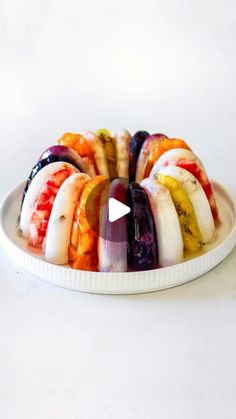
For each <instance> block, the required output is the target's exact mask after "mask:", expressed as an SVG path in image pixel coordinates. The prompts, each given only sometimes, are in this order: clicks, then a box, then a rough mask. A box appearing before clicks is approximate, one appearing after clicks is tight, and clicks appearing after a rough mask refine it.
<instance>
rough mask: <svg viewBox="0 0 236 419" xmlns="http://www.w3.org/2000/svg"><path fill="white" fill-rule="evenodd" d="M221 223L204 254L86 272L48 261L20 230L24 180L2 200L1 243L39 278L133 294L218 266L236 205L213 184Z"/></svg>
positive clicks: (235, 239)
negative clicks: (163, 264)
mask: <svg viewBox="0 0 236 419" xmlns="http://www.w3.org/2000/svg"><path fill="white" fill-rule="evenodd" d="M213 186H214V190H215V195H216V199H217V204H218V208H219V214H220V219H221V223H220V224H219V225H218V227H217V240H216V241H215V242H214V243H213V244H211V245H207V246H204V248H203V250H202V251H201V253H198V254H197V255H195V257H194V258H192V259H189V260H186V261H185V262H183V263H180V264H178V265H174V266H171V267H168V268H161V269H154V270H150V271H142V272H132V273H131V272H127V273H126V272H125V273H124V272H122V273H106V272H87V271H77V270H74V269H71V268H69V267H67V266H57V265H52V264H50V263H47V262H46V261H45V260H44V259H43V255H41V254H38V253H32V251H30V250H29V248H28V247H27V242H26V240H25V239H23V238H22V237H20V235H19V234H18V231H17V225H18V217H19V212H20V205H21V198H22V192H23V188H24V183H23V184H21V185H20V186H18V187H17V188H16V189H15V190H13V191H12V192H11V193H10V194H9V195H8V196H7V197H6V198H5V199H4V201H3V203H2V205H1V210H0V243H1V245H2V247H3V249H4V250H5V252H6V253H7V254H8V255H9V256H10V257H11V258H12V259H13V260H14V261H15V263H16V264H17V265H19V266H20V267H22V268H23V269H25V270H26V271H28V272H30V273H31V274H33V275H35V276H36V277H38V278H40V279H43V280H45V281H47V282H50V283H52V284H54V285H58V286H61V287H65V288H70V289H73V290H77V291H84V292H92V293H101V294H132V293H142V292H151V291H158V290H162V289H165V288H170V287H174V286H176V285H180V284H183V283H185V282H188V281H191V280H192V279H195V278H197V277H199V276H201V275H203V274H204V273H206V272H208V271H209V270H211V269H212V268H214V267H215V266H216V265H218V264H219V263H220V262H221V261H222V260H223V259H224V258H225V257H226V256H227V255H228V254H229V253H230V252H231V251H232V249H233V247H234V246H235V243H236V221H235V220H236V208H235V204H234V202H233V201H232V200H231V198H230V196H229V195H228V193H227V192H226V191H225V190H224V188H222V186H220V185H219V184H217V183H215V182H214V183H213Z"/></svg>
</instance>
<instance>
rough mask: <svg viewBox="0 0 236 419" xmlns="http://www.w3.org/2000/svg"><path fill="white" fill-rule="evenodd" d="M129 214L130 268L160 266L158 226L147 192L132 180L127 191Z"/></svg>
mask: <svg viewBox="0 0 236 419" xmlns="http://www.w3.org/2000/svg"><path fill="white" fill-rule="evenodd" d="M127 205H128V206H129V207H130V208H131V212H130V213H129V214H128V268H129V270H137V271H139V270H147V269H154V268H157V267H158V248H157V236H156V227H155V222H154V219H153V215H152V210H151V206H150V203H149V200H148V196H147V193H146V192H145V190H144V189H143V188H142V187H141V186H140V185H139V184H138V183H137V182H132V183H131V184H130V185H129V187H128V191H127Z"/></svg>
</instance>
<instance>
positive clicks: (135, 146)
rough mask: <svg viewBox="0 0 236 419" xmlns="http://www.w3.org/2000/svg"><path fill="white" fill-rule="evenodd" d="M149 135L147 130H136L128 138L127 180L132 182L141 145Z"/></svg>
mask: <svg viewBox="0 0 236 419" xmlns="http://www.w3.org/2000/svg"><path fill="white" fill-rule="evenodd" d="M148 136H149V134H148V132H147V131H137V132H136V133H135V134H134V135H133V137H132V138H131V140H130V146H129V181H130V182H133V181H134V180H135V175H136V166H137V160H138V156H139V152H140V150H141V147H142V145H143V143H144V141H145V140H146V138H147V137H148Z"/></svg>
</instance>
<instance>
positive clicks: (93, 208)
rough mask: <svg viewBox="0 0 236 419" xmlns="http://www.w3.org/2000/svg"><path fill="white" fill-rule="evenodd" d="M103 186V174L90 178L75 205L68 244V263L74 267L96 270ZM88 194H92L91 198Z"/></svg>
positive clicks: (104, 184)
mask: <svg viewBox="0 0 236 419" xmlns="http://www.w3.org/2000/svg"><path fill="white" fill-rule="evenodd" d="M105 186H106V182H105V177H104V176H96V177H95V178H93V179H91V180H90V181H89V182H88V183H87V184H86V185H85V188H84V190H83V192H82V194H81V196H80V200H79V202H78V204H77V206H76V209H75V214H74V221H73V225H72V232H71V239H70V246H69V263H70V264H71V266H72V267H73V268H75V269H82V270H87V271H97V270H98V252H97V246H98V234H97V231H98V230H99V209H100V199H101V194H102V192H103V190H104V188H105ZM90 194H92V199H91V195H90ZM88 200H89V201H88ZM88 202H89V205H88ZM88 216H89V221H88Z"/></svg>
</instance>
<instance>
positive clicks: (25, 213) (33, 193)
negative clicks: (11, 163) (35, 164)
mask: <svg viewBox="0 0 236 419" xmlns="http://www.w3.org/2000/svg"><path fill="white" fill-rule="evenodd" d="M64 169H66V170H71V171H72V170H73V171H75V172H77V169H76V168H75V167H74V166H73V165H72V164H70V163H65V162H55V163H50V164H48V165H46V166H45V167H43V168H42V169H41V170H40V171H39V172H37V174H36V175H35V176H34V178H33V180H32V181H31V183H30V185H29V188H28V190H27V193H26V195H25V199H24V201H23V204H22V208H21V214H20V222H19V227H20V230H21V233H22V235H23V236H24V237H26V238H28V237H29V226H30V220H31V216H32V213H33V211H34V204H35V200H36V197H37V195H38V194H39V191H40V189H41V188H42V186H43V185H44V183H45V182H46V181H47V180H48V179H49V177H50V176H52V175H53V174H54V173H56V172H57V171H59V170H64Z"/></svg>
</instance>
